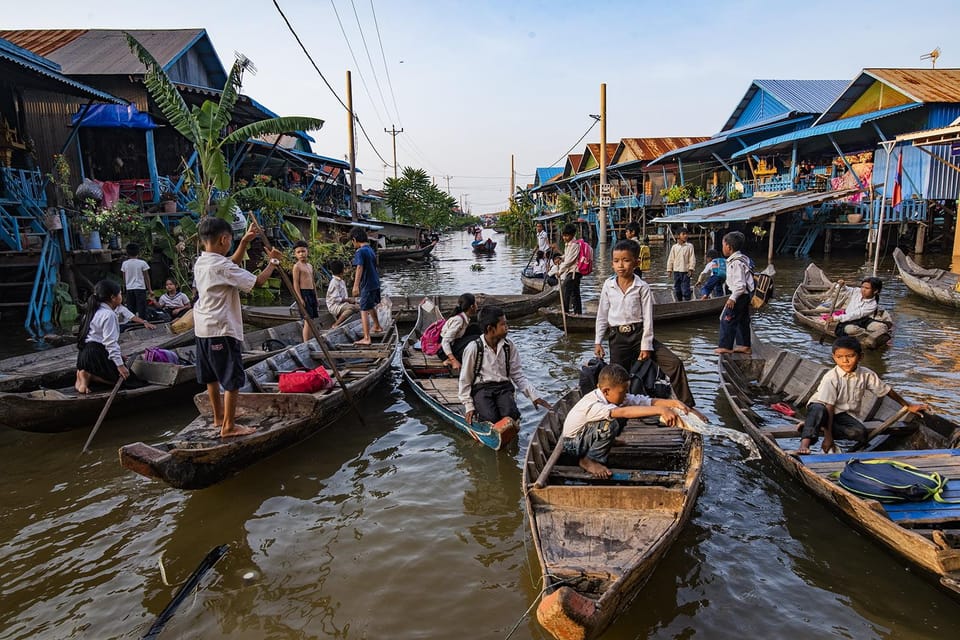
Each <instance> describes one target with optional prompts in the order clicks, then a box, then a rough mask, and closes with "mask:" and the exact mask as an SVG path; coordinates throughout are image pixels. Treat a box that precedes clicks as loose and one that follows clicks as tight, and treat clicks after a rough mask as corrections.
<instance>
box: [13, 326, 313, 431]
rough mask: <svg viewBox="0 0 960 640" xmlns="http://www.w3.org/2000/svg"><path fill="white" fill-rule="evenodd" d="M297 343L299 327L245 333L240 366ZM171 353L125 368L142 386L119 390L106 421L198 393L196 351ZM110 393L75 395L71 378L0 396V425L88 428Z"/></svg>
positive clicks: (23, 428)
mask: <svg viewBox="0 0 960 640" xmlns="http://www.w3.org/2000/svg"><path fill="white" fill-rule="evenodd" d="M302 339H303V328H302V324H301V323H299V322H288V323H287V324H286V325H282V326H279V327H274V328H272V329H263V330H261V331H254V332H251V333H247V334H245V335H244V340H243V362H244V364H245V365H248V364H253V363H254V362H258V361H260V360H263V359H264V358H266V357H268V356H270V355H272V354H274V353H277V352H279V351H282V350H284V349H286V348H288V347H289V346H291V345H294V344H297V343H299V342H301V341H302ZM172 351H173V352H174V353H176V354H177V359H178V361H179V362H178V363H177V364H173V363H168V362H147V361H146V360H144V359H143V357H142V356H141V357H138V358H137V359H136V360H134V361H133V363H131V366H130V370H131V371H132V372H133V373H134V374H136V376H137V378H139V379H140V381H141V382H142V383H143V384H142V386H131V387H130V388H121V389H120V391H118V392H117V395H116V398H114V401H113V404H112V405H111V409H110V411H111V415H114V416H116V415H119V414H123V413H133V412H136V411H142V410H144V409H148V408H150V407H155V406H157V405H159V404H162V403H167V402H170V401H172V400H174V399H175V398H176V397H179V396H184V395H189V394H193V393H196V391H197V390H198V389H199V385H198V384H197V373H196V366H195V364H194V363H195V362H196V357H197V354H196V347H195V346H190V347H180V348H176V349H172ZM74 369H76V367H74ZM110 391H111V389H110V388H108V387H103V388H101V389H100V390H99V391H93V392H91V393H85V394H83V393H77V390H76V389H75V388H74V387H73V376H72V375H71V381H70V384H69V385H64V386H63V387H60V388H54V389H51V388H36V389H32V390H30V391H20V392H16V393H0V424H2V425H4V426H7V427H10V428H11V429H17V430H19V431H32V432H36V433H56V432H60V431H69V430H71V429H77V428H82V427H90V426H93V424H94V423H95V422H96V420H97V416H99V415H100V411H101V409H103V405H104V403H106V401H107V398H108V397H109V396H110Z"/></svg>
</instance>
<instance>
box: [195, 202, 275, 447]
mask: <svg viewBox="0 0 960 640" xmlns="http://www.w3.org/2000/svg"><path fill="white" fill-rule="evenodd" d="M197 233H198V235H199V236H200V242H201V243H203V253H201V254H200V257H199V258H197V262H196V264H194V267H193V273H194V278H195V280H196V284H197V293H198V295H199V299H198V300H197V305H196V306H195V307H194V308H193V323H194V332H195V334H196V341H197V382H199V383H200V384H203V385H206V387H207V394H208V395H209V396H210V406H211V407H212V408H213V426H214V427H219V428H220V437H221V438H228V437H231V436H244V435H248V434H251V433H253V432H254V431H256V429H253V428H250V427H238V426H237V425H236V424H235V422H234V419H235V417H236V410H237V393H238V390H239V389H240V387H241V386H243V382H244V373H243V358H242V356H243V346H242V344H241V342H242V341H243V318H242V317H241V315H240V291H246V292H249V291H251V290H252V289H253V288H254V287H255V286H259V285H262V284H263V283H264V282H266V281H267V278H269V277H270V274H272V273H273V269H274V267H275V266H276V265H278V264H280V258H281V257H283V254H282V253H280V252H279V251H278V250H277V249H273V251H271V253H270V256H269V257H270V260H269V262H268V263H267V266H266V267H265V268H264V269H263V271H261V272H260V275H258V276H255V275H253V274H252V273H250V272H249V271H247V270H246V269H243V268H242V267H240V262H241V261H242V260H243V256H244V254H245V253H246V252H247V247H248V246H249V245H250V242H251V241H252V240H253V239H254V238H256V237H257V234H258V233H259V229H258V228H257V223H256V221H255V220H252V219H251V221H250V228H249V229H247V232H246V233H245V234H244V235H243V238H241V239H240V243H239V244H238V246H237V250H236V251H235V252H234V253H233V256H231V257H230V258H227V253H229V252H230V245H231V244H233V231H232V229H231V228H230V223H228V222H227V221H226V220H223V219H221V218H218V217H216V216H205V217H204V218H203V219H202V220H201V221H200V226H199V227H198V229H197ZM221 385H222V386H223V389H224V393H223V398H222V399H221V397H220V387H221ZM221 400H222V402H221Z"/></svg>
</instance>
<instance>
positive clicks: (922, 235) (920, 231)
mask: <svg viewBox="0 0 960 640" xmlns="http://www.w3.org/2000/svg"><path fill="white" fill-rule="evenodd" d="M926 239H927V222H926V220H923V221H921V222H920V223H918V224H917V240H916V242H915V243H914V245H913V252H914V253H916V254H918V255H920V254H922V253H923V249H924V245H925V244H926Z"/></svg>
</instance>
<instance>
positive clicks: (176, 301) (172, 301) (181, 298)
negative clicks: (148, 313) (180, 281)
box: [157, 291, 190, 309]
mask: <svg viewBox="0 0 960 640" xmlns="http://www.w3.org/2000/svg"><path fill="white" fill-rule="evenodd" d="M157 302H158V303H159V304H160V307H161V308H167V307H170V308H171V309H175V308H177V307H184V306H186V305H188V304H190V298H188V297H187V294H185V293H184V292H182V291H177V292H176V293H175V294H173V295H172V296H171V295H170V294H168V293H164V294H163V295H161V296H160V299H159V300H157Z"/></svg>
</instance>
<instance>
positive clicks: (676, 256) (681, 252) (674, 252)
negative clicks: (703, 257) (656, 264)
mask: <svg viewBox="0 0 960 640" xmlns="http://www.w3.org/2000/svg"><path fill="white" fill-rule="evenodd" d="M696 268H697V256H696V254H695V253H694V251H693V245H692V244H690V243H689V242H684V243H683V244H680V243H679V242H678V243H677V244H675V245H673V247H671V248H670V257H669V258H667V271H693V270H694V269H696Z"/></svg>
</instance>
